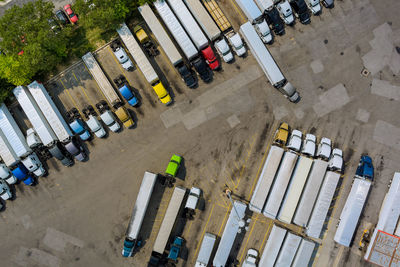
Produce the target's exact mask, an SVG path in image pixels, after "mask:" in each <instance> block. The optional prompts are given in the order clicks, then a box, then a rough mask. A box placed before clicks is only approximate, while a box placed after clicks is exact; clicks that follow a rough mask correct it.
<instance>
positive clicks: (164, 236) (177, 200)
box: [150, 186, 186, 266]
mask: <svg viewBox="0 0 400 267" xmlns="http://www.w3.org/2000/svg"><path fill="white" fill-rule="evenodd" d="M185 195H186V188H183V187H179V186H177V187H175V189H174V192H173V193H172V197H171V199H170V201H169V203H168V207H167V210H166V212H165V215H164V219H163V221H162V223H161V226H160V229H159V230H158V234H157V237H156V240H155V242H154V245H153V252H152V255H151V258H150V263H151V264H153V265H156V266H158V265H157V264H158V263H159V261H160V260H161V258H162V255H163V254H164V251H165V247H166V246H167V243H168V239H169V236H170V235H171V231H172V229H173V227H174V225H175V221H176V218H177V216H178V213H179V211H180V209H181V205H182V202H183V199H184V197H185Z"/></svg>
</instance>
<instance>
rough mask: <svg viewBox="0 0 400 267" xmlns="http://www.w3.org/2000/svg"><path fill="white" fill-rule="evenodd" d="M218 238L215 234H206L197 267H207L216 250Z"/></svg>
mask: <svg viewBox="0 0 400 267" xmlns="http://www.w3.org/2000/svg"><path fill="white" fill-rule="evenodd" d="M216 239H217V237H216V236H215V235H213V234H210V233H206V234H205V235H204V238H203V242H202V243H201V246H200V250H199V255H198V256H197V260H196V264H195V267H207V266H208V262H209V261H210V257H211V254H212V251H213V249H214V244H215V240H216Z"/></svg>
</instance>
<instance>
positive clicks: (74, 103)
mask: <svg viewBox="0 0 400 267" xmlns="http://www.w3.org/2000/svg"><path fill="white" fill-rule="evenodd" d="M59 81H60V83H61V84H62V86H63V87H64V91H65V92H66V93H67V95H68V96H69V98H70V99H71V102H72V103H73V105H74V106H75V108H76V109H77V110H78V111H79V114H81V116H82V115H83V114H82V112H81V111H80V110H79V108H78V105H77V104H76V102H75V100H74V99H73V98H72V96H71V94H70V93H69V91H68V89H67V87H65V85H64V83H63V82H62V80H61V79H60V80H59Z"/></svg>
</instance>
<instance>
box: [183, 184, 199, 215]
mask: <svg viewBox="0 0 400 267" xmlns="http://www.w3.org/2000/svg"><path fill="white" fill-rule="evenodd" d="M200 194H201V189H200V188H197V187H192V189H190V192H189V197H188V199H187V201H186V204H185V208H186V209H191V210H195V209H196V207H197V202H199V198H200Z"/></svg>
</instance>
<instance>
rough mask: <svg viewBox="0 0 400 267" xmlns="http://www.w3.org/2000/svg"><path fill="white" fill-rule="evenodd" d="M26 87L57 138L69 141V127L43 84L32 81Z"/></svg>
mask: <svg viewBox="0 0 400 267" xmlns="http://www.w3.org/2000/svg"><path fill="white" fill-rule="evenodd" d="M28 89H29V92H30V93H31V94H32V96H33V98H34V99H35V101H36V103H37V104H38V106H39V108H40V110H41V111H42V113H43V115H44V116H45V117H46V120H47V122H48V123H49V125H50V126H51V128H52V129H53V131H54V133H55V134H56V136H57V138H58V139H59V140H60V141H61V142H63V143H65V142H69V140H70V138H71V136H73V134H72V132H71V129H70V128H69V126H68V124H67V123H66V122H65V120H64V118H63V117H62V115H61V113H60V111H59V110H58V108H57V107H56V105H55V104H54V102H53V100H52V99H51V97H50V95H49V93H48V92H47V91H46V89H45V88H44V86H43V84H41V83H38V82H36V81H34V82H33V83H31V84H30V85H28Z"/></svg>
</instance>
